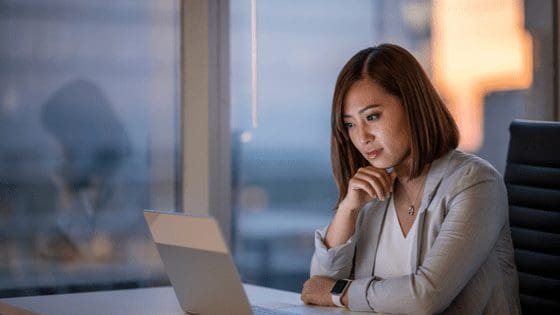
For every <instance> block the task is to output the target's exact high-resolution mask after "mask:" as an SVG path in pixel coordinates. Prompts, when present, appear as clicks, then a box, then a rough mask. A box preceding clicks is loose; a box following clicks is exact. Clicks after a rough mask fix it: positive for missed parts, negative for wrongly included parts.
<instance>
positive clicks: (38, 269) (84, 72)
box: [0, 0, 181, 296]
mask: <svg viewBox="0 0 560 315" xmlns="http://www.w3.org/2000/svg"><path fill="white" fill-rule="evenodd" d="M16 30H17V31H16ZM179 31H180V23H179V1H172V0H169V1H157V2H137V1H125V0H119V1H113V2H103V3H98V2H95V1H94V2H92V1H83V0H80V1H75V0H73V1H70V0H66V1H64V0H59V1H56V0H49V1H36V0H26V1H1V2H0V135H1V138H2V139H3V140H2V141H1V143H0V253H1V254H0V296H12V295H22V294H41V293H53V292H71V291H80V290H92V289H100V288H101V289H103V288H108V289H110V288H117V287H134V286H141V285H150V284H157V283H166V281H167V278H166V276H165V272H164V270H163V267H162V266H161V262H160V260H159V256H158V255H157V252H156V250H155V246H153V242H152V240H151V238H150V236H149V232H148V229H147V226H146V224H145V222H144V219H143V215H142V209H149V208H157V209H162V210H170V209H175V208H177V205H178V204H179V200H178V199H179V198H178V196H179V195H180V194H179V193H178V192H180V189H181V187H180V168H179V163H178V161H179V154H178V151H179V150H178V148H179V146H178V143H179V141H178V139H179V134H178V133H179V132H180V131H179V130H180V128H179V121H178V118H177V117H179V115H178V113H179V76H178V71H179V68H178V66H177V65H178V64H179V55H180V54H179Z"/></svg>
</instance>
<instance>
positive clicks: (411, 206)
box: [408, 205, 414, 215]
mask: <svg viewBox="0 0 560 315" xmlns="http://www.w3.org/2000/svg"><path fill="white" fill-rule="evenodd" d="M408 215H414V206H413V205H410V207H409V208H408Z"/></svg>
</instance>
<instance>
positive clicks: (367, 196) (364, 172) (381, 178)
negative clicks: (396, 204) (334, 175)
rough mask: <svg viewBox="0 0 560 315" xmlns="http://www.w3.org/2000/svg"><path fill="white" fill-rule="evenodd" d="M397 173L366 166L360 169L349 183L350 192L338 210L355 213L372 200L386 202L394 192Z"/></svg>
mask: <svg viewBox="0 0 560 315" xmlns="http://www.w3.org/2000/svg"><path fill="white" fill-rule="evenodd" d="M395 178H396V173H395V172H392V173H390V174H388V173H387V171H386V170H385V169H382V168H375V167H373V166H366V167H362V168H360V169H359V170H358V171H357V172H356V174H354V176H353V177H352V178H351V179H350V180H349V181H348V191H347V192H346V196H345V197H344V199H343V200H342V201H341V202H340V204H339V206H338V209H347V210H350V211H355V210H356V209H360V208H361V207H362V206H363V205H364V204H365V203H366V202H368V201H369V200H372V199H379V200H385V198H387V197H388V196H389V194H390V193H391V192H392V191H393V182H394V181H395Z"/></svg>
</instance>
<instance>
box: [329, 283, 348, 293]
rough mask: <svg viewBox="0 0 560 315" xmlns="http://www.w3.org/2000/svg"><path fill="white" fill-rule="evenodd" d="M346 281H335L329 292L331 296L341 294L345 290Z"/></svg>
mask: <svg viewBox="0 0 560 315" xmlns="http://www.w3.org/2000/svg"><path fill="white" fill-rule="evenodd" d="M347 283H348V280H336V283H335V284H334V287H333V288H332V290H331V293H332V294H342V292H344V288H346V284H347Z"/></svg>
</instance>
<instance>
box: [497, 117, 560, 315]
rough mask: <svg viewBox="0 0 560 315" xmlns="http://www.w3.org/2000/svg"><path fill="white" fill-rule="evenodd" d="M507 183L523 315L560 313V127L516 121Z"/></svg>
mask: <svg viewBox="0 0 560 315" xmlns="http://www.w3.org/2000/svg"><path fill="white" fill-rule="evenodd" d="M509 130H510V142H509V149H508V156H507V164H506V172H505V182H506V186H507V190H508V197H509V216H510V224H511V233H512V239H513V246H514V248H515V263H516V264H517V269H518V271H519V291H520V298H521V308H522V310H523V314H560V122H545V121H529V120H514V121H513V122H512V123H511V125H510V128H509Z"/></svg>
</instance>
